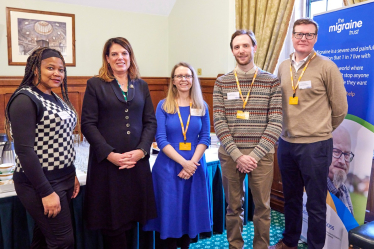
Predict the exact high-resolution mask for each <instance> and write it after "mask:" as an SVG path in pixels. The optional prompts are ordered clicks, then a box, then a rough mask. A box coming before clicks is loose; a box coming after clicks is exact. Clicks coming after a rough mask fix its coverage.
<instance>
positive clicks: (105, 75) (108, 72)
mask: <svg viewBox="0 0 374 249" xmlns="http://www.w3.org/2000/svg"><path fill="white" fill-rule="evenodd" d="M113 44H118V45H120V46H122V47H123V48H124V49H126V50H127V52H129V55H130V67H129V69H128V71H129V76H130V79H132V80H133V79H137V78H140V75H139V68H138V64H136V60H135V55H134V51H133V50H132V47H131V45H130V42H129V41H128V40H127V39H126V38H123V37H115V38H110V39H109V40H107V42H106V43H105V45H104V48H103V55H102V56H103V57H102V60H103V64H102V66H101V68H100V70H99V75H97V76H96V77H99V78H101V79H103V80H104V81H106V82H110V81H112V80H113V79H114V75H113V70H112V68H111V67H110V65H109V64H108V62H107V60H106V57H107V56H109V52H110V48H111V47H112V45H113Z"/></svg>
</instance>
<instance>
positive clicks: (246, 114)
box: [234, 68, 258, 119]
mask: <svg viewBox="0 0 374 249" xmlns="http://www.w3.org/2000/svg"><path fill="white" fill-rule="evenodd" d="M257 73H258V68H256V72H255V75H254V76H253V79H252V83H251V88H250V89H249V91H248V93H247V97H246V98H245V100H244V97H243V94H242V90H241V89H240V85H239V80H238V75H237V74H236V70H234V74H235V80H236V85H237V86H238V90H239V94H240V97H241V98H242V101H243V111H237V112H236V118H237V119H249V112H246V111H244V109H245V106H246V105H247V102H248V99H249V95H250V93H251V91H252V87H253V83H254V82H255V79H256V77H257Z"/></svg>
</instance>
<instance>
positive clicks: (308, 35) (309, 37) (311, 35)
mask: <svg viewBox="0 0 374 249" xmlns="http://www.w3.org/2000/svg"><path fill="white" fill-rule="evenodd" d="M293 34H294V37H295V38H296V39H302V38H303V36H304V35H305V39H307V40H312V39H313V38H314V37H315V36H316V34H315V33H301V32H293Z"/></svg>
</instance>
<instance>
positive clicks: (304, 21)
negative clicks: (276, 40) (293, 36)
mask: <svg viewBox="0 0 374 249" xmlns="http://www.w3.org/2000/svg"><path fill="white" fill-rule="evenodd" d="M303 24H313V25H314V27H316V35H317V34H318V23H316V22H315V21H314V20H313V19H310V18H300V19H298V20H296V21H295V22H294V23H293V28H292V33H294V32H295V27H296V26H298V25H303Z"/></svg>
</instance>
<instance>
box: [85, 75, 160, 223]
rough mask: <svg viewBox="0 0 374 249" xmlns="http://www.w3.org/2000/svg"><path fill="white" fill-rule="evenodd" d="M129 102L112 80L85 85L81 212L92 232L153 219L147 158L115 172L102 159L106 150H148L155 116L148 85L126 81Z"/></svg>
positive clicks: (150, 179)
mask: <svg viewBox="0 0 374 249" xmlns="http://www.w3.org/2000/svg"><path fill="white" fill-rule="evenodd" d="M128 89H129V90H128V100H127V101H125V98H124V97H123V95H122V91H121V89H120V87H119V85H118V83H117V81H116V80H113V81H112V82H104V81H103V80H101V79H100V78H95V77H94V78H91V79H89V80H88V82H87V89H86V93H85V95H84V100H83V108H82V133H83V135H84V136H85V137H86V138H87V140H88V142H89V143H90V156H89V162H88V173H87V185H86V186H87V187H86V200H85V209H86V210H85V211H86V214H87V218H88V220H87V221H88V226H89V228H92V229H117V228H119V227H121V226H123V225H124V224H127V223H129V222H134V221H139V222H141V223H144V222H146V220H148V219H150V218H154V217H156V209H155V204H154V193H153V185H152V175H151V172H150V167H149V156H147V157H145V158H144V159H141V160H139V161H138V162H137V164H136V166H135V167H134V168H132V169H123V170H119V169H118V167H117V166H115V165H114V164H112V163H110V162H109V161H108V160H107V159H106V158H107V156H108V155H109V154H110V152H112V151H114V152H117V153H124V152H127V151H131V150H134V149H137V148H142V149H143V150H145V151H147V152H148V155H149V150H150V147H151V143H152V141H153V138H154V135H155V133H156V126H157V123H156V118H155V114H154V109H153V104H152V100H151V96H150V93H149V89H148V85H147V83H146V82H145V81H143V80H141V79H137V80H131V81H130V80H129V88H128Z"/></svg>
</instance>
